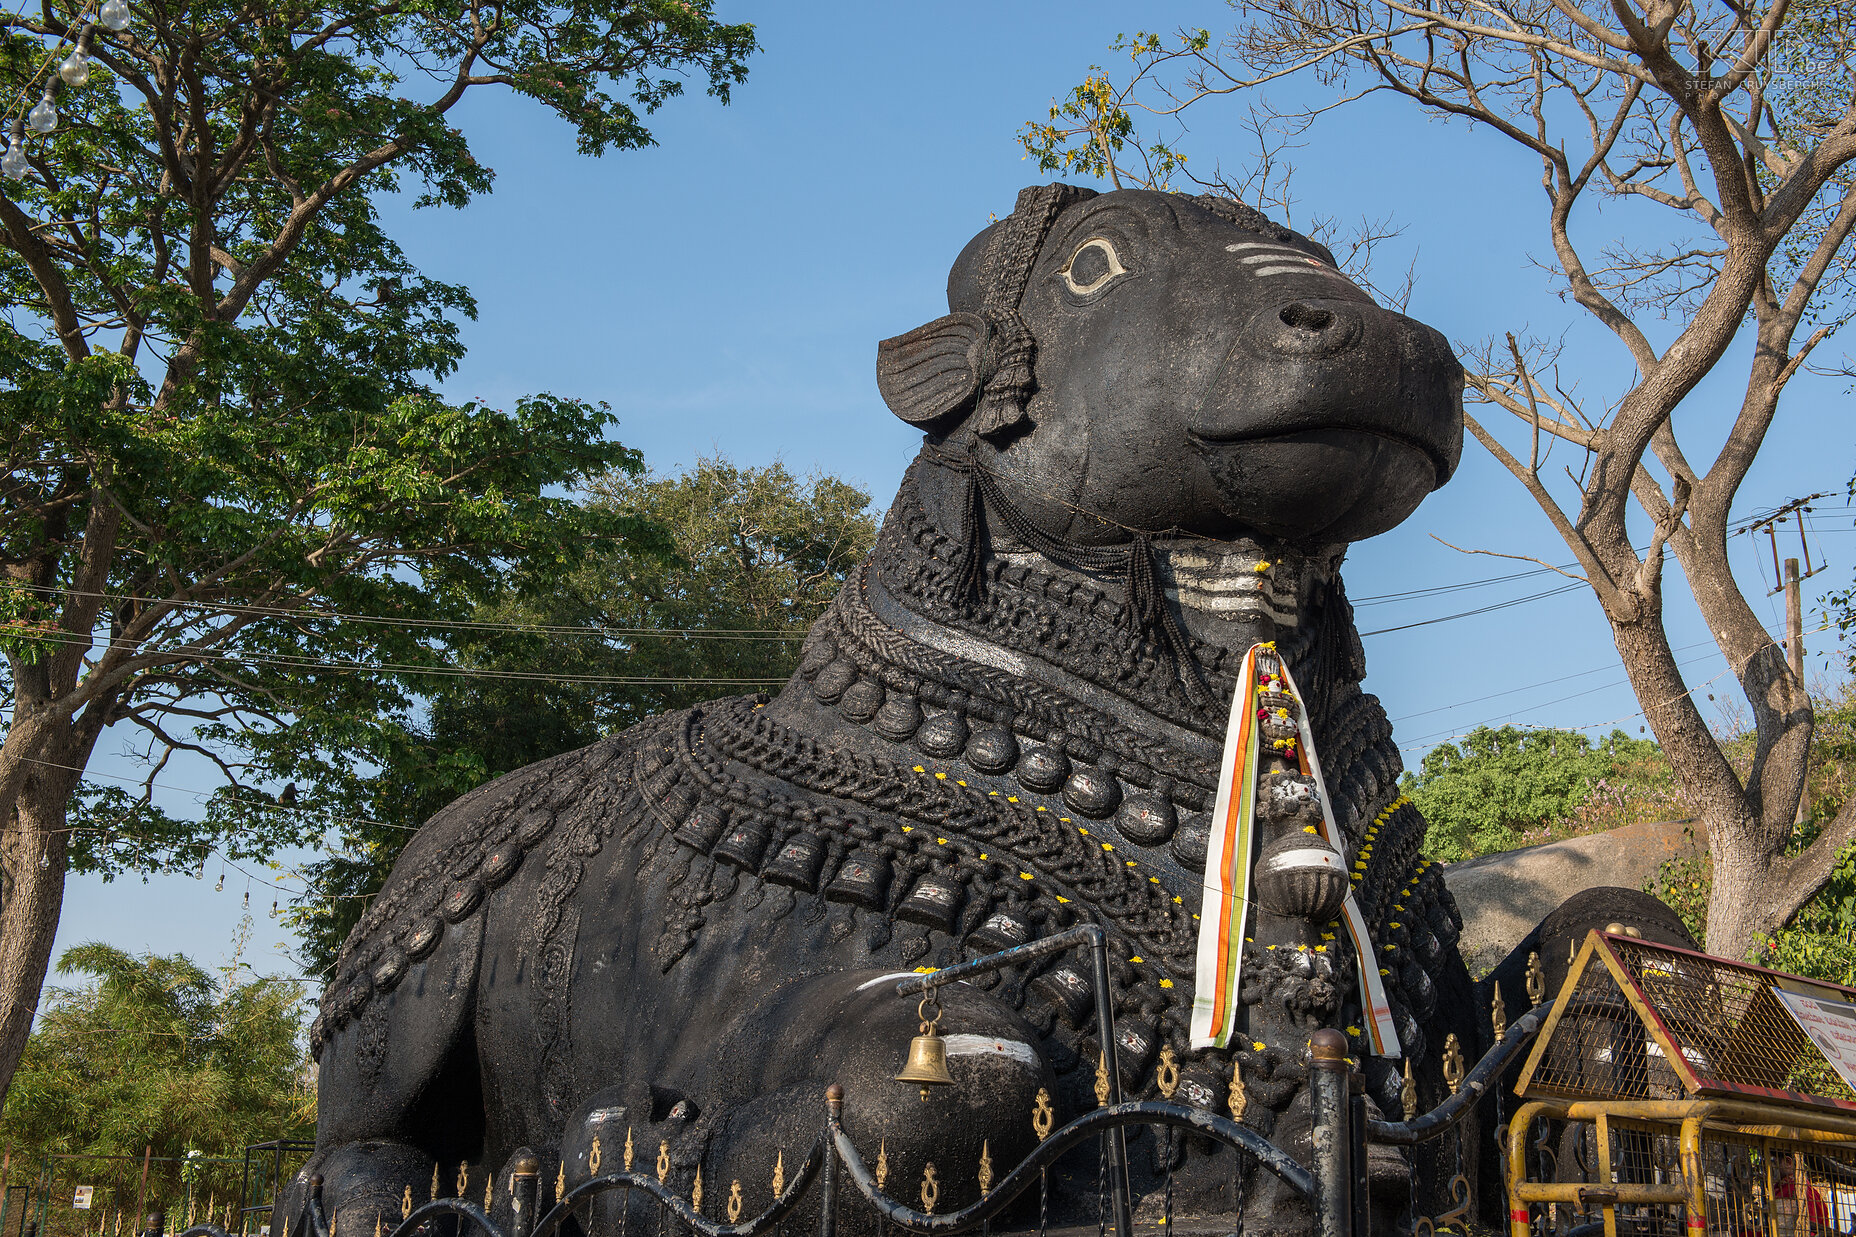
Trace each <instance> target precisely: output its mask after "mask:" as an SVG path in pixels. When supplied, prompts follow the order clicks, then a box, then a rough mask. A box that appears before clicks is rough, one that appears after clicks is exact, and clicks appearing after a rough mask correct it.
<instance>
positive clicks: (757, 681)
mask: <svg viewBox="0 0 1856 1237" xmlns="http://www.w3.org/2000/svg"><path fill="white" fill-rule="evenodd" d="M7 638H9V639H14V640H39V641H43V642H45V643H48V644H65V645H81V646H83V647H85V648H94V647H95V646H96V645H97V644H98V643H99V641H98V640H97V639H95V638H91V637H86V636H77V635H71V634H69V633H65V632H45V631H40V632H22V631H15V632H10V633H8V636H7ZM101 643H102V644H103V645H104V647H105V648H106V649H107V648H111V647H113V642H112V641H110V640H103V641H101ZM130 651H132V652H133V653H134V654H135V656H137V657H173V658H176V659H184V660H187V661H217V662H235V663H238V664H240V665H259V666H278V667H281V668H283V669H286V670H338V671H352V670H372V671H378V672H382V673H387V674H429V675H436V676H439V677H448V678H471V679H495V680H503V681H509V682H527V683H576V684H582V685H587V686H622V687H643V686H651V685H656V684H664V685H667V686H678V687H695V686H725V687H777V686H780V685H781V684H783V683H785V682H786V679H784V678H772V677H765V678H755V677H746V676H744V677H739V678H729V677H700V676H687V677H678V676H673V675H615V674H541V673H536V672H532V671H527V670H489V669H483V668H475V667H469V666H452V665H441V666H420V665H415V664H413V663H411V662H368V661H335V660H332V659H327V658H314V657H290V656H281V655H278V654H272V653H220V652H215V651H213V650H211V649H190V648H187V647H185V646H178V647H176V646H169V647H164V648H136V647H133V646H132V648H131V649H130Z"/></svg>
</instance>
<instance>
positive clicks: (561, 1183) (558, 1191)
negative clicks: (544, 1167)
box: [554, 1160, 567, 1203]
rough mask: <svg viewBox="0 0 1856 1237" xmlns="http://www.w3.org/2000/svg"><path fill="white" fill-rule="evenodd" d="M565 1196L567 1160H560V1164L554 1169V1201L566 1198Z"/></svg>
mask: <svg viewBox="0 0 1856 1237" xmlns="http://www.w3.org/2000/svg"><path fill="white" fill-rule="evenodd" d="M566 1197H567V1161H566V1160H562V1161H561V1166H560V1167H559V1168H557V1169H555V1170H554V1201H555V1202H557V1203H558V1202H560V1201H561V1200H562V1199H563V1198H566Z"/></svg>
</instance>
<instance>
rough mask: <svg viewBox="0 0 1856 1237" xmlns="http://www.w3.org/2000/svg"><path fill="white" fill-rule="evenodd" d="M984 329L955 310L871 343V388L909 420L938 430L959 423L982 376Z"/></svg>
mask: <svg viewBox="0 0 1856 1237" xmlns="http://www.w3.org/2000/svg"><path fill="white" fill-rule="evenodd" d="M988 334H989V329H988V327H987V326H986V320H985V319H984V318H982V317H980V316H979V315H978V314H967V313H955V314H949V315H947V317H945V318H936V319H935V320H934V321H933V322H930V323H929V324H928V325H926V326H918V327H916V328H915V329H914V330H913V331H910V332H909V333H908V334H907V335H898V336H896V337H895V338H894V339H886V340H884V341H883V342H882V343H880V344H878V345H877V346H876V389H877V390H878V391H880V392H882V395H883V402H884V403H885V404H888V405H889V410H890V411H891V412H893V413H895V414H896V415H897V416H899V417H901V418H902V419H903V420H904V421H907V422H908V423H909V424H910V425H913V426H917V427H918V428H920V429H923V430H927V431H928V432H930V433H941V432H944V431H946V430H949V429H952V428H953V427H954V426H955V425H957V424H959V422H960V418H961V417H962V416H964V415H965V414H966V412H967V411H968V410H969V409H970V408H971V407H972V404H973V397H974V396H975V395H977V394H978V393H979V389H980V386H981V385H982V384H983V383H984V382H985V381H986V373H985V370H984V358H985V354H986V340H987V336H988Z"/></svg>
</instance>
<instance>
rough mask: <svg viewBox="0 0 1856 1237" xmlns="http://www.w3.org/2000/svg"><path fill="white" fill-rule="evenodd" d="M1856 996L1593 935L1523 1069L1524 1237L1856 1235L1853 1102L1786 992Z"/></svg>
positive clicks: (1519, 1227)
mask: <svg viewBox="0 0 1856 1237" xmlns="http://www.w3.org/2000/svg"><path fill="white" fill-rule="evenodd" d="M1781 993H1793V994H1797V995H1799V996H1806V997H1814V998H1817V999H1819V1000H1823V1001H1826V1002H1828V1003H1830V1004H1831V1005H1832V1006H1836V1007H1840V1006H1842V1005H1845V1004H1852V1003H1856V990H1851V989H1847V988H1838V987H1835V986H1833V985H1829V984H1823V983H1819V982H1817V981H1814V980H1806V979H1802V978H1799V977H1796V976H1791V975H1784V974H1781V973H1779V972H1777V971H1769V970H1766V969H1764V968H1763V967H1756V966H1748V965H1745V964H1742V963H1737V962H1732V961H1729V960H1727V959H1723V958H1714V957H1709V956H1708V955H1705V954H1699V953H1695V952H1693V951H1691V950H1686V949H1678V948H1674V947H1671V946H1666V945H1658V944H1652V943H1650V942H1647V941H1643V940H1640V939H1636V938H1632V937H1629V936H1624V935H1617V934H1610V933H1602V932H1593V933H1592V934H1591V935H1590V936H1588V937H1587V938H1586V941H1585V944H1584V946H1583V947H1582V948H1581V949H1580V951H1579V953H1578V955H1577V957H1576V958H1575V959H1574V961H1573V964H1572V966H1571V968H1570V969H1569V971H1568V972H1567V976H1566V981H1565V983H1564V984H1563V985H1562V986H1561V988H1560V992H1559V996H1558V998H1557V999H1556V1000H1555V1002H1554V1004H1553V1008H1552V1011H1551V1013H1549V1015H1548V1016H1547V1020H1546V1023H1545V1025H1544V1026H1543V1027H1542V1028H1541V1033H1540V1038H1539V1039H1538V1040H1537V1041H1536V1043H1535V1045H1534V1048H1533V1051H1532V1053H1531V1055H1530V1056H1529V1058H1528V1061H1527V1064H1526V1065H1525V1066H1524V1067H1523V1069H1522V1072H1521V1077H1520V1082H1519V1084H1518V1085H1517V1087H1516V1091H1517V1093H1518V1094H1519V1095H1520V1096H1521V1098H1522V1100H1523V1101H1524V1102H1523V1104H1522V1105H1521V1107H1520V1108H1519V1109H1518V1110H1517V1111H1516V1112H1515V1114H1514V1117H1513V1119H1512V1121H1511V1122H1510V1123H1509V1126H1508V1130H1507V1171H1508V1194H1509V1221H1510V1228H1511V1231H1512V1234H1513V1237H1542V1235H1544V1234H1551V1233H1569V1232H1571V1231H1572V1230H1573V1229H1575V1228H1578V1227H1580V1226H1582V1225H1586V1224H1594V1223H1599V1222H1602V1223H1603V1225H1604V1230H1605V1233H1606V1234H1607V1237H1616V1235H1617V1234H1620V1233H1624V1234H1631V1235H1632V1237H1677V1235H1678V1234H1680V1235H1682V1237H1700V1235H1701V1234H1703V1233H1707V1234H1717V1233H1718V1234H1727V1235H1730V1237H1830V1235H1831V1234H1842V1233H1849V1232H1852V1231H1856V1094H1852V1092H1851V1090H1850V1088H1849V1087H1848V1086H1846V1085H1845V1084H1844V1082H1843V1080H1842V1078H1841V1077H1840V1076H1839V1075H1838V1073H1837V1072H1836V1070H1835V1069H1834V1068H1833V1067H1832V1066H1831V1064H1830V1061H1829V1060H1828V1059H1827V1058H1826V1057H1825V1055H1824V1053H1823V1052H1822V1051H1820V1050H1819V1048H1818V1045H1817V1043H1816V1042H1814V1041H1813V1039H1812V1038H1811V1036H1810V1035H1807V1034H1806V1033H1805V1032H1804V1030H1803V1029H1802V1028H1801V1027H1800V1025H1799V1023H1798V1022H1797V1021H1796V1020H1794V1019H1793V1018H1792V1016H1791V1014H1790V1013H1789V1012H1788V1011H1787V1009H1786V1007H1785V1005H1784V1003H1783V1000H1782V999H1781V996H1780V995H1779V994H1781Z"/></svg>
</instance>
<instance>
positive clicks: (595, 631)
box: [0, 581, 806, 640]
mask: <svg viewBox="0 0 1856 1237" xmlns="http://www.w3.org/2000/svg"><path fill="white" fill-rule="evenodd" d="M7 588H11V589H17V590H19V591H21V592H27V593H40V594H45V595H50V594H57V595H59V596H66V597H82V598H89V599H92V600H101V601H108V602H112V603H116V602H136V603H138V604H140V605H147V606H171V607H173V608H174V609H175V610H198V611H203V612H208V613H213V614H246V615H252V616H255V617H258V618H301V619H319V620H331V621H334V622H342V623H368V624H374V625H378V626H383V627H436V628H446V629H456V630H461V631H491V632H507V633H513V634H518V635H543V636H598V637H600V638H602V639H633V638H636V637H640V636H675V637H678V638H683V639H692V640H803V639H805V636H806V633H805V632H803V631H799V632H795V631H791V630H788V629H785V628H779V627H613V626H609V625H606V624H598V625H595V626H591V627H587V626H579V625H574V624H565V623H493V622H490V621H488V620H484V619H419V618H403V617H399V616H396V615H386V614H355V613H351V612H348V611H343V610H321V609H310V608H308V607H303V606H256V605H241V604H238V603H236V602H215V601H190V600H181V599H175V598H171V597H147V596H142V595H139V594H135V593H103V592H95V591H87V590H84V589H75V588H65V587H62V586H59V585H47V584H23V583H19V582H17V581H5V582H0V589H7Z"/></svg>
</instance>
